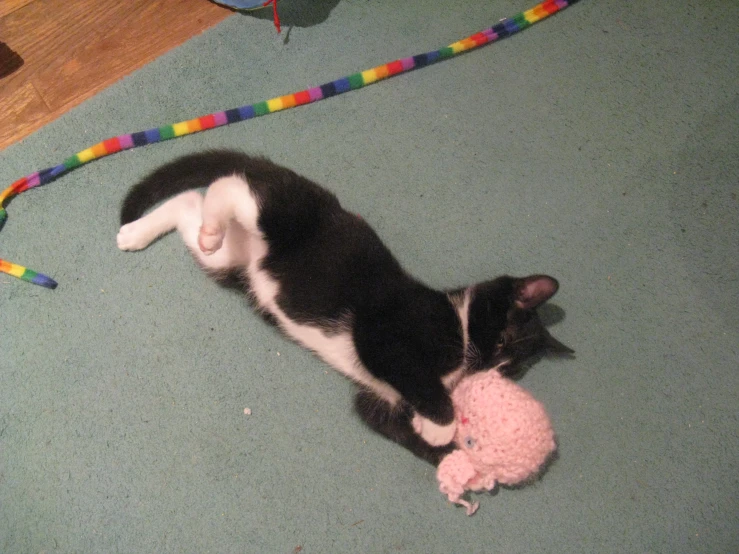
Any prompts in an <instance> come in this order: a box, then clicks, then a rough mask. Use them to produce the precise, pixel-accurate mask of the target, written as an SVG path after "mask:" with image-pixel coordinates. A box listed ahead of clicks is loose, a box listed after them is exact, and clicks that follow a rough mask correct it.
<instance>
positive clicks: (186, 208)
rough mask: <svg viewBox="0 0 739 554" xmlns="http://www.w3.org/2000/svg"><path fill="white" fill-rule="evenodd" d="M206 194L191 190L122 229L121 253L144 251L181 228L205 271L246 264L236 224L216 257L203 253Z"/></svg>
mask: <svg viewBox="0 0 739 554" xmlns="http://www.w3.org/2000/svg"><path fill="white" fill-rule="evenodd" d="M202 214H203V195H202V194H200V193H199V192H198V191H188V192H185V193H183V194H180V195H178V196H175V197H174V198H172V199H170V200H168V201H166V202H165V203H164V204H162V205H161V206H159V207H158V208H156V209H155V210H154V211H152V212H151V213H149V214H147V215H145V216H144V217H142V218H140V219H137V220H136V221H133V222H131V223H128V224H126V225H124V226H123V227H121V229H120V231H119V232H118V237H117V243H118V248H120V249H121V250H141V249H143V248H146V247H147V246H149V244H151V243H152V242H153V241H154V240H155V239H157V238H158V237H160V236H162V235H164V234H166V233H169V232H170V231H173V230H174V229H177V231H178V232H179V234H180V236H181V237H182V240H183V241H184V242H185V245H186V246H187V247H188V248H189V250H190V252H192V254H193V256H194V257H195V259H196V260H197V262H198V263H199V264H200V265H201V266H202V267H203V269H205V270H212V271H216V272H219V271H222V270H227V269H230V268H233V267H236V266H238V265H243V264H245V263H246V257H247V256H246V250H245V245H246V241H245V240H243V235H244V230H243V229H241V228H240V227H239V226H238V225H235V224H232V225H230V226H227V227H226V228H225V229H224V230H223V235H222V237H221V239H220V240H221V242H222V243H223V245H224V247H223V248H219V250H218V252H216V253H215V254H214V255H209V254H208V253H206V252H203V251H202V250H201V248H200V246H199V244H198V235H199V234H200V229H201V226H202V221H203V220H202V217H203V215H202Z"/></svg>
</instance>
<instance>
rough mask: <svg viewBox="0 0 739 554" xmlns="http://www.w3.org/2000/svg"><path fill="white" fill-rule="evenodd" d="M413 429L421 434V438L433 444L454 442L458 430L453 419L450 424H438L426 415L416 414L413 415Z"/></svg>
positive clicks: (441, 444)
mask: <svg viewBox="0 0 739 554" xmlns="http://www.w3.org/2000/svg"><path fill="white" fill-rule="evenodd" d="M411 423H412V425H413V430H414V431H415V432H416V433H418V434H419V435H421V438H422V439H423V440H425V441H426V442H427V443H429V444H430V445H431V446H444V445H447V444H449V443H450V442H452V440H453V439H454V434H455V432H456V431H457V424H456V422H454V421H452V422H451V423H450V424H449V425H438V424H436V423H434V422H433V421H431V420H430V419H426V418H425V417H423V416H421V415H419V414H415V415H414V416H413V421H412V422H411Z"/></svg>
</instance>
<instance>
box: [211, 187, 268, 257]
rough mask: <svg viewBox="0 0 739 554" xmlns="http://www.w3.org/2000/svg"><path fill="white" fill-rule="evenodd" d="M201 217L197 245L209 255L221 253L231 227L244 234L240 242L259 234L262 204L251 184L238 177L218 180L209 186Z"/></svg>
mask: <svg viewBox="0 0 739 554" xmlns="http://www.w3.org/2000/svg"><path fill="white" fill-rule="evenodd" d="M202 217H203V222H202V225H201V226H200V229H199V233H198V239H197V243H198V248H199V250H200V251H201V252H203V253H204V254H205V255H207V256H211V255H213V254H214V253H217V252H219V251H220V249H221V247H222V246H223V245H224V244H225V242H226V241H227V240H228V232H227V231H231V230H232V228H237V229H240V231H241V232H242V233H243V234H242V235H241V236H240V237H239V238H240V239H245V238H246V237H247V236H248V234H249V233H253V234H260V231H259V228H258V224H257V222H258V219H259V205H258V203H257V200H256V198H255V197H254V195H253V193H252V191H251V189H250V188H249V184H248V183H247V182H246V181H245V180H244V178H243V177H239V176H237V175H232V176H230V177H223V178H221V179H218V180H217V181H214V182H213V183H212V184H211V185H210V186H209V187H208V190H207V192H206V193H205V200H204V202H203V211H202ZM234 223H235V225H234ZM245 242H246V241H245Z"/></svg>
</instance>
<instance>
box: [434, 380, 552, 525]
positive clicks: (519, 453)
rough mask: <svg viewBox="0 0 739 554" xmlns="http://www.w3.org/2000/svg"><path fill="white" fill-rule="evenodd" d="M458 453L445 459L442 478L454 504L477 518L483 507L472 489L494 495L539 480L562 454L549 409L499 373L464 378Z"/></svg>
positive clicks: (457, 403) (458, 400)
mask: <svg viewBox="0 0 739 554" xmlns="http://www.w3.org/2000/svg"><path fill="white" fill-rule="evenodd" d="M452 401H453V403H454V409H455V413H456V420H457V432H456V435H455V437H454V442H455V444H456V445H457V447H458V448H457V450H454V451H453V452H451V453H450V454H448V455H447V456H445V457H444V459H443V460H442V461H441V463H440V464H439V467H438V470H437V472H436V477H437V479H438V480H439V490H441V492H442V493H444V494H446V495H447V497H448V498H449V500H450V501H452V502H455V503H457V504H460V505H462V506H465V507H466V508H467V515H472V514H473V513H475V511H476V510H477V508H478V507H479V503H478V502H474V503H472V504H471V503H469V502H467V501H466V500H464V499H463V498H462V495H463V494H464V493H465V491H467V490H471V491H481V490H492V489H493V488H494V487H495V485H496V483H501V484H503V485H516V484H519V483H522V482H524V481H526V480H527V479H529V478H531V477H533V476H535V475H536V474H537V473H538V471H539V469H540V468H541V467H542V465H543V464H544V463H545V462H546V461H547V459H548V458H549V456H550V455H551V454H552V453H553V452H554V450H555V449H556V444H555V442H554V431H553V430H552V425H551V423H550V421H549V416H548V415H547V413H546V411H545V410H544V406H543V405H542V404H541V403H540V402H539V401H538V400H536V399H535V398H534V397H533V396H532V395H531V393H529V392H528V391H527V390H525V389H524V388H522V387H521V386H519V385H517V384H516V383H514V382H513V381H511V380H509V379H506V378H505V377H503V376H502V375H500V373H498V372H497V371H492V370H491V371H487V372H482V373H477V374H474V375H471V376H469V377H465V378H464V379H462V380H461V381H460V382H459V384H458V385H457V387H456V388H455V389H454V391H453V392H452Z"/></svg>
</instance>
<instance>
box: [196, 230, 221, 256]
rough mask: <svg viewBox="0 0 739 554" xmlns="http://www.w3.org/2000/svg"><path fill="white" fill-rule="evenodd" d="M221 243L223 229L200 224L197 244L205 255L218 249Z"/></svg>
mask: <svg viewBox="0 0 739 554" xmlns="http://www.w3.org/2000/svg"><path fill="white" fill-rule="evenodd" d="M222 245H223V231H222V230H221V229H212V228H210V227H205V226H202V227H201V228H200V233H199V234H198V246H199V247H200V250H201V251H202V252H203V254H205V255H206V256H210V255H211V254H214V253H216V252H218V250H220V248H221V246H222Z"/></svg>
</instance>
